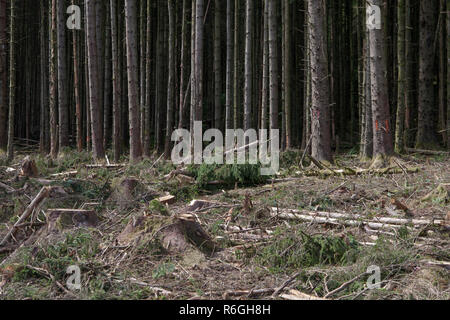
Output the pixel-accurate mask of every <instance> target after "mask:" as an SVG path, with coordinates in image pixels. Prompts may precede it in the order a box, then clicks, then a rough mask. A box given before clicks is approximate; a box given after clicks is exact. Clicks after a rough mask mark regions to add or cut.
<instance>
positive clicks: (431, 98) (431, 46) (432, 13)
mask: <svg viewBox="0 0 450 320" xmlns="http://www.w3.org/2000/svg"><path fill="white" fill-rule="evenodd" d="M436 4H437V2H436V1H420V43H419V104H418V105H419V126H418V131H417V140H416V147H417V148H424V149H429V148H434V147H436V146H437V130H436V128H437V127H436V117H435V115H436V113H437V108H436V97H435V87H434V80H435V71H436V69H435V48H436V46H435V38H436V36H435V35H436Z"/></svg>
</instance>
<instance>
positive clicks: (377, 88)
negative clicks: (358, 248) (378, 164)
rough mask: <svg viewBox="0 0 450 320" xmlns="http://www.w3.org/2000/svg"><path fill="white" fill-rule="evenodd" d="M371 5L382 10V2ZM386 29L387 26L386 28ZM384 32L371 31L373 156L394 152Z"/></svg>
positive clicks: (377, 0) (378, 1)
mask: <svg viewBox="0 0 450 320" xmlns="http://www.w3.org/2000/svg"><path fill="white" fill-rule="evenodd" d="M368 4H369V5H376V6H378V7H380V8H381V0H369V1H368ZM384 27H386V26H384ZM383 30H384V29H382V30H380V29H372V28H370V30H369V46H370V74H371V88H372V89H371V96H372V116H373V130H374V132H373V155H374V156H375V157H376V159H377V158H379V157H380V156H381V157H382V158H384V157H385V156H390V155H392V153H393V151H394V147H393V143H392V133H391V132H392V130H391V126H390V111H389V98H388V85H387V79H386V72H387V71H386V58H385V47H384V45H385V43H384V36H383Z"/></svg>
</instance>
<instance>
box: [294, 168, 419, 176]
mask: <svg viewBox="0 0 450 320" xmlns="http://www.w3.org/2000/svg"><path fill="white" fill-rule="evenodd" d="M405 172H407V173H417V172H419V168H408V169H400V168H397V167H395V168H393V167H389V168H384V169H361V168H358V169H356V170H353V169H352V170H349V169H336V170H333V171H330V170H328V169H327V170H319V171H316V170H311V171H297V172H296V174H298V175H305V176H307V177H317V176H339V175H342V176H359V175H364V174H404V173H405Z"/></svg>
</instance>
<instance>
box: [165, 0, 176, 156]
mask: <svg viewBox="0 0 450 320" xmlns="http://www.w3.org/2000/svg"><path fill="white" fill-rule="evenodd" d="M167 4H168V11H169V79H168V84H167V124H166V141H165V146H164V155H165V158H166V159H169V158H170V155H171V152H170V146H171V137H172V131H173V122H174V117H173V115H174V109H175V108H174V105H175V101H174V99H175V1H174V0H169V1H168V3H167Z"/></svg>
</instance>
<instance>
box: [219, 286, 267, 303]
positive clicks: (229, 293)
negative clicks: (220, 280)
mask: <svg viewBox="0 0 450 320" xmlns="http://www.w3.org/2000/svg"><path fill="white" fill-rule="evenodd" d="M273 292H275V289H273V288H266V289H252V290H236V291H231V290H228V291H226V292H225V293H224V294H223V299H224V300H228V299H229V298H230V297H242V296H247V297H248V298H251V297H257V296H264V295H269V294H272V293H273Z"/></svg>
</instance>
